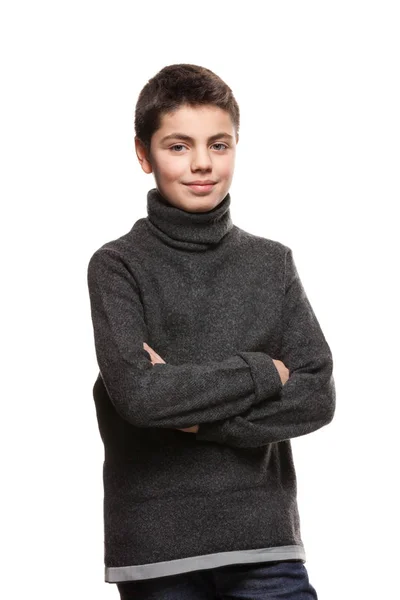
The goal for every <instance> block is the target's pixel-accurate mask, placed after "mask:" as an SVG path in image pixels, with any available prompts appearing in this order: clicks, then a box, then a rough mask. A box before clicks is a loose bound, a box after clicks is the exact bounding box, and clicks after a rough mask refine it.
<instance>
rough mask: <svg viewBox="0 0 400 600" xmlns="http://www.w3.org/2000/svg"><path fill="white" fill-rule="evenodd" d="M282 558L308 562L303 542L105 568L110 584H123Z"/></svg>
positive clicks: (106, 580)
mask: <svg viewBox="0 0 400 600" xmlns="http://www.w3.org/2000/svg"><path fill="white" fill-rule="evenodd" d="M281 560H301V561H303V562H306V554H305V550H304V547H303V546H301V545H291V546H277V547H274V548H255V549H251V550H235V551H233V552H217V553H214V554H205V555H203V556H190V557H188V558H180V559H177V560H169V561H163V562H157V563H150V564H146V565H129V566H124V567H105V573H104V581H105V582H106V583H121V582H123V581H132V580H138V579H152V578H157V577H165V576H168V575H177V574H179V573H188V572H190V571H201V570H204V569H213V568H216V567H221V566H225V565H233V564H245V563H256V562H270V561H281Z"/></svg>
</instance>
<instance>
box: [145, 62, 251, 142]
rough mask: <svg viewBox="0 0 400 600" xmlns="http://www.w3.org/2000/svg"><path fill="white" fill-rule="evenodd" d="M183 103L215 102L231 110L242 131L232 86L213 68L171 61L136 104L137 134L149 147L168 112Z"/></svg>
mask: <svg viewBox="0 0 400 600" xmlns="http://www.w3.org/2000/svg"><path fill="white" fill-rule="evenodd" d="M183 105H189V106H203V105H213V106H217V107H218V108H221V109H223V110H225V111H226V112H228V113H229V115H230V117H231V119H232V122H233V125H234V128H235V130H236V133H238V132H239V125H240V112H239V106H238V103H237V102H236V99H235V97H234V95H233V93H232V90H231V88H230V87H229V86H228V85H227V84H226V83H225V82H224V81H223V80H222V79H221V78H220V77H219V76H218V75H216V74H215V73H213V71H210V69H206V68H205V67H200V66H198V65H191V64H175V65H167V66H166V67H164V68H163V69H161V70H160V71H159V72H158V73H157V74H156V75H155V76H154V77H152V78H151V79H149V81H148V82H147V83H146V85H145V86H144V88H143V89H142V91H141V92H140V94H139V97H138V100H137V103H136V108H135V131H136V137H137V138H139V140H140V141H141V142H142V143H143V145H144V146H145V148H146V149H147V150H148V151H149V150H150V144H151V138H152V135H153V134H154V133H155V132H156V131H157V130H158V129H159V128H160V126H161V118H162V116H163V115H164V114H166V113H170V112H174V111H175V110H177V109H178V108H180V107H181V106H183Z"/></svg>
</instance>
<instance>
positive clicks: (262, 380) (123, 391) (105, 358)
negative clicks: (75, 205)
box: [87, 248, 282, 428]
mask: <svg viewBox="0 0 400 600" xmlns="http://www.w3.org/2000/svg"><path fill="white" fill-rule="evenodd" d="M87 281H88V288H89V296H90V307H91V316H92V323H93V330H94V342H95V350H96V356H97V362H98V365H99V369H100V374H101V377H102V379H103V382H104V385H105V388H106V390H107V392H108V395H109V397H110V400H111V402H112V403H113V404H114V406H115V409H116V410H117V412H118V413H119V414H120V415H121V417H122V418H124V419H125V420H127V421H129V422H130V423H132V424H134V425H136V426H137V427H162V428H185V427H191V426H193V425H198V424H200V423H204V422H213V421H218V420H221V419H226V418H229V417H232V416H233V415H237V414H239V413H242V412H243V411H246V410H248V409H249V408H250V407H251V406H252V405H253V404H257V403H258V402H260V401H261V400H263V399H265V398H267V397H268V396H270V395H273V394H276V393H277V392H278V391H279V390H280V389H281V387H282V383H281V379H280V376H279V372H278V370H277V369H276V367H275V365H274V363H273V362H272V359H271V358H270V357H269V356H267V355H266V354H264V353H262V352H251V353H248V354H249V356H250V355H251V356H252V360H253V361H254V367H253V369H256V370H258V371H259V372H260V375H261V373H262V376H260V377H258V378H257V379H256V380H254V378H253V377H254V376H253V373H252V368H251V367H250V366H249V364H248V362H247V361H246V359H245V358H244V357H243V356H241V355H240V354H237V355H234V356H231V357H229V358H226V359H225V360H222V361H209V362H205V363H200V364H195V363H193V364H191V363H188V364H179V365H173V364H170V363H156V364H154V365H152V363H151V360H150V355H149V354H148V352H147V351H146V350H145V349H144V348H143V342H146V343H147V344H149V345H150V346H151V343H149V338H148V332H147V327H146V323H145V317H144V315H145V311H144V307H143V304H142V301H141V294H140V289H139V286H138V285H137V282H136V279H135V276H134V274H133V272H132V269H131V268H129V266H128V265H127V264H126V262H125V261H124V259H123V257H122V256H121V255H120V253H119V252H118V251H116V250H112V249H109V248H100V249H99V250H97V251H96V252H95V253H94V254H93V255H92V257H91V259H90V261H89V264H88V271H87ZM154 350H155V351H156V352H157V348H156V347H155V348H154Z"/></svg>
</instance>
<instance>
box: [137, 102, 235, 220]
mask: <svg viewBox="0 0 400 600" xmlns="http://www.w3.org/2000/svg"><path fill="white" fill-rule="evenodd" d="M167 136H168V138H167ZM182 136H188V137H185V138H183V137H182ZM238 141H239V138H238V136H237V134H236V133H235V128H234V126H233V123H232V121H231V118H230V116H229V113H227V112H226V111H224V110H222V109H220V108H218V107H216V106H210V105H206V106H196V107H191V106H188V105H183V106H181V107H180V108H178V109H177V110H176V111H175V112H174V113H168V114H165V115H163V117H162V119H161V127H160V128H159V129H158V130H157V131H156V132H155V133H154V134H153V136H152V138H151V147H150V155H148V154H147V153H146V151H145V149H144V147H143V145H142V144H141V142H140V140H138V139H137V138H135V146H136V154H137V156H138V159H139V162H140V164H141V166H142V169H143V170H144V171H145V173H153V174H154V178H155V180H156V186H157V188H158V190H159V192H160V193H161V195H162V196H163V197H164V198H165V199H166V200H167V201H168V202H169V203H170V204H172V205H173V206H176V207H177V208H180V209H182V210H186V211H187V212H206V211H209V210H212V209H213V208H215V207H216V206H217V205H218V204H219V203H220V202H222V200H223V199H224V198H225V196H226V194H227V193H228V191H229V188H230V185H231V181H232V178H233V172H234V168H235V155H236V144H237V143H238ZM209 180H211V181H212V184H210V185H208V186H201V187H200V186H199V187H194V186H190V185H189V184H191V183H192V182H195V181H200V182H205V181H209Z"/></svg>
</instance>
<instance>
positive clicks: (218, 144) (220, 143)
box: [213, 142, 228, 150]
mask: <svg viewBox="0 0 400 600" xmlns="http://www.w3.org/2000/svg"><path fill="white" fill-rule="evenodd" d="M213 146H224V148H222V150H226V149H227V148H228V146H227V145H226V144H223V143H222V142H217V143H216V144H213Z"/></svg>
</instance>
